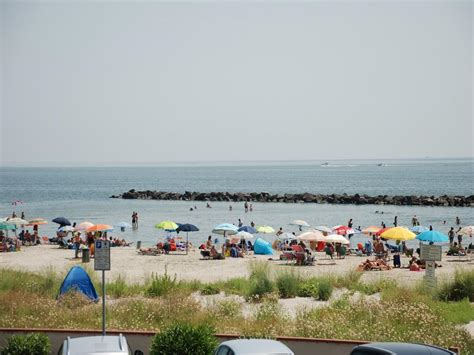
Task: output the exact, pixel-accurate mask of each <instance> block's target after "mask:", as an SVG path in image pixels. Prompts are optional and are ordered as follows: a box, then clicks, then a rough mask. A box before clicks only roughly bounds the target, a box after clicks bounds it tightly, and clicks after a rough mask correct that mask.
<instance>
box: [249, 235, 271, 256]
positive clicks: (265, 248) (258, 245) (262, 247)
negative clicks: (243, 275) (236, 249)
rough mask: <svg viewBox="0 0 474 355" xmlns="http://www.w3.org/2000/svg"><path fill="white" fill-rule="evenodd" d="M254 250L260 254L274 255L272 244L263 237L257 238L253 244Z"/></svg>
mask: <svg viewBox="0 0 474 355" xmlns="http://www.w3.org/2000/svg"><path fill="white" fill-rule="evenodd" d="M253 252H254V253H255V254H260V255H273V249H272V245H271V244H270V243H269V242H267V241H266V240H263V239H262V238H257V240H255V243H254V244H253Z"/></svg>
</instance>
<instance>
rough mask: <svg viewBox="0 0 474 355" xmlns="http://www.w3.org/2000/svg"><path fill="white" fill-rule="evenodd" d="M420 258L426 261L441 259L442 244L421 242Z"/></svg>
mask: <svg viewBox="0 0 474 355" xmlns="http://www.w3.org/2000/svg"><path fill="white" fill-rule="evenodd" d="M420 249H421V250H420V259H421V260H426V261H441V246H440V245H428V244H421V246H420Z"/></svg>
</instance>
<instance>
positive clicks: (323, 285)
mask: <svg viewBox="0 0 474 355" xmlns="http://www.w3.org/2000/svg"><path fill="white" fill-rule="evenodd" d="M331 294H332V285H331V282H330V281H329V280H327V279H321V280H320V281H319V282H318V300H320V301H327V300H328V299H329V297H331Z"/></svg>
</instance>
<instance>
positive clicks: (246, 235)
mask: <svg viewBox="0 0 474 355" xmlns="http://www.w3.org/2000/svg"><path fill="white" fill-rule="evenodd" d="M232 237H233V238H235V237H238V238H240V239H252V238H253V234H251V233H247V232H244V231H240V232H239V233H237V234H236V235H235V236H232Z"/></svg>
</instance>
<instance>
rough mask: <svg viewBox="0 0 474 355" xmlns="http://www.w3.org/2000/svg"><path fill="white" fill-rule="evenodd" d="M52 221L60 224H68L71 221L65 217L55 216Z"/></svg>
mask: <svg viewBox="0 0 474 355" xmlns="http://www.w3.org/2000/svg"><path fill="white" fill-rule="evenodd" d="M53 222H54V223H57V224H59V225H61V226H70V225H71V222H69V219H67V218H65V217H56V218H55V219H53Z"/></svg>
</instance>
